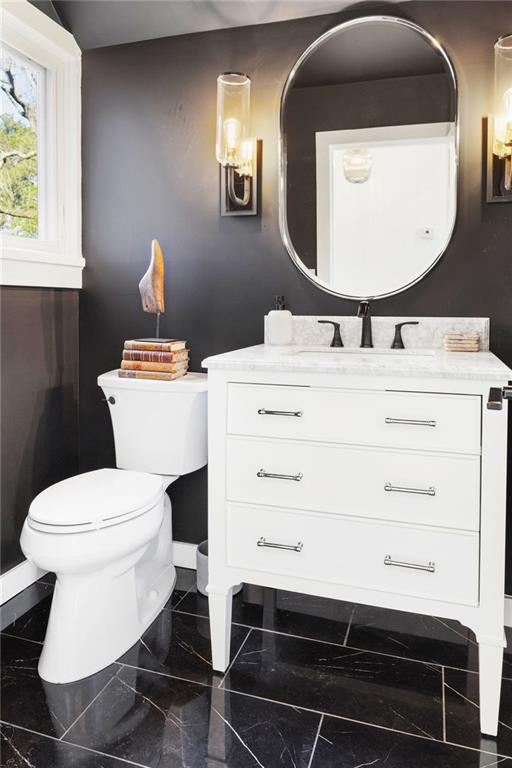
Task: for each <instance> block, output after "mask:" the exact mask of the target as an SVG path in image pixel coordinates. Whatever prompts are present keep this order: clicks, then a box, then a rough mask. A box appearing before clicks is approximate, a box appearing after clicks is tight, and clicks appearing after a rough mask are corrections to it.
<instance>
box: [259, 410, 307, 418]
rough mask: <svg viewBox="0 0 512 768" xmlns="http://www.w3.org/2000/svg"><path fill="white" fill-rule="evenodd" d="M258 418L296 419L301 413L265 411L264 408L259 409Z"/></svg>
mask: <svg viewBox="0 0 512 768" xmlns="http://www.w3.org/2000/svg"><path fill="white" fill-rule="evenodd" d="M258 413H259V415H260V416H296V417H297V418H298V419H300V417H301V416H302V411H267V409H266V408H259V409H258Z"/></svg>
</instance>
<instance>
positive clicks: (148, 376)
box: [118, 370, 187, 381]
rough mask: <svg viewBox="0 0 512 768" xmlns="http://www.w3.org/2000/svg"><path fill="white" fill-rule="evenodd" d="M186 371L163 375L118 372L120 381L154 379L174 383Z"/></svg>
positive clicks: (142, 372) (161, 372)
mask: <svg viewBox="0 0 512 768" xmlns="http://www.w3.org/2000/svg"><path fill="white" fill-rule="evenodd" d="M186 373H187V371H186V370H185V371H182V372H178V373H165V372H163V371H123V370H121V371H118V375H119V377H120V378H121V379H154V380H156V381H174V380H175V379H181V378H182V377H183V376H185V375H186Z"/></svg>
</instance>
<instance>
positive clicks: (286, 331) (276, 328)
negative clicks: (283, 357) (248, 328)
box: [266, 296, 293, 347]
mask: <svg viewBox="0 0 512 768" xmlns="http://www.w3.org/2000/svg"><path fill="white" fill-rule="evenodd" d="M292 337H293V328H292V313H291V312H289V311H288V310H287V309H285V308H284V296H276V308H275V309H273V310H272V311H271V312H269V313H268V315H267V334H266V339H267V344H272V345H274V346H279V347H284V346H286V345H288V344H291V343H292Z"/></svg>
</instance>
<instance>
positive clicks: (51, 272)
mask: <svg viewBox="0 0 512 768" xmlns="http://www.w3.org/2000/svg"><path fill="white" fill-rule="evenodd" d="M0 38H1V43H2V44H5V45H6V46H7V47H8V48H9V49H12V50H13V51H14V52H15V53H17V52H19V53H20V54H21V56H22V57H25V58H28V59H30V60H31V61H34V62H35V63H36V64H37V65H39V66H41V67H43V68H44V69H45V71H46V77H45V89H44V90H45V93H44V101H45V104H44V113H45V120H44V130H43V136H42V140H43V146H42V147H41V148H40V147H39V146H38V155H39V151H40V149H41V160H42V162H44V167H43V168H41V171H42V179H43V187H42V192H43V196H44V199H43V200H42V201H40V209H41V202H42V205H43V206H44V209H45V211H44V216H43V221H44V225H43V226H42V229H41V235H43V236H44V238H45V239H41V238H34V239H32V238H24V237H15V236H13V235H7V234H4V233H2V234H0V285H19V286H42V287H53V288H81V287H82V270H83V268H84V266H85V260H84V258H83V257H82V217H81V208H82V199H81V186H82V179H81V145H80V142H81V111H80V109H81V90H80V83H81V51H80V48H79V47H78V45H77V43H76V42H75V39H74V37H73V36H72V35H71V34H70V33H69V32H67V31H66V30H65V29H64V28H63V27H61V26H60V25H59V24H57V23H56V22H54V21H52V19H50V18H48V17H47V16H46V15H45V14H44V13H42V11H39V10H38V9H37V8H35V7H34V6H33V5H31V4H30V3H29V2H28V0H11V1H7V0H2V2H0ZM38 138H39V137H38ZM38 160H39V157H38ZM43 221H42V223H43Z"/></svg>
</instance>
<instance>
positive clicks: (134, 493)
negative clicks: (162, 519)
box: [27, 469, 163, 534]
mask: <svg viewBox="0 0 512 768" xmlns="http://www.w3.org/2000/svg"><path fill="white" fill-rule="evenodd" d="M162 493H163V486H162V479H161V478H160V477H159V476H158V475H151V474H149V473H146V472H132V471H129V470H123V469H99V470H94V471H93V472H85V473H84V474H82V475H76V476H75V477H70V478H68V479H67V480H62V481H61V482H60V483H56V484H55V485H52V486H51V487H50V488H47V489H46V490H45V491H43V492H42V493H40V494H39V495H38V496H36V498H35V499H34V501H33V502H32V504H31V505H30V509H29V512H28V519H27V522H28V525H29V526H30V528H32V529H34V530H37V531H41V532H43V533H52V534H64V533H85V532H87V531H97V530H99V529H101V528H107V527H111V526H116V525H121V524H122V523H124V522H126V521H128V520H133V519H134V518H136V517H140V516H141V515H143V514H145V513H146V512H148V511H149V510H151V509H153V507H154V506H155V504H157V503H158V501H159V500H160V499H161V497H162Z"/></svg>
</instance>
